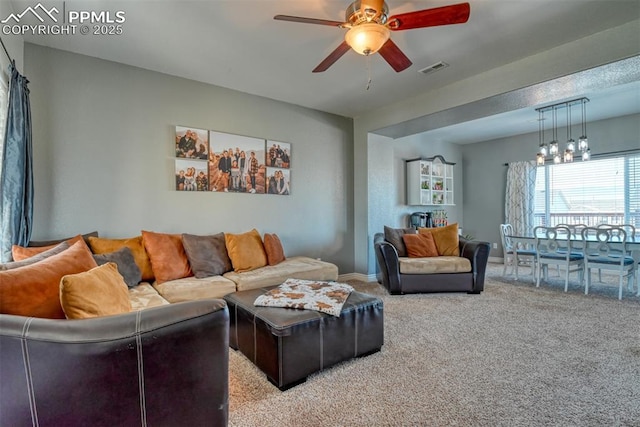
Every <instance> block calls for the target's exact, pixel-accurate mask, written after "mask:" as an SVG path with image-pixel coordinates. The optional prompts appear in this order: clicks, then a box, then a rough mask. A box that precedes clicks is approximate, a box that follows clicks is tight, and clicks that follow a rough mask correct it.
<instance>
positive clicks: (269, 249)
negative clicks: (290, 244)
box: [264, 233, 285, 265]
mask: <svg viewBox="0 0 640 427" xmlns="http://www.w3.org/2000/svg"><path fill="white" fill-rule="evenodd" d="M264 250H265V252H266V253H267V263H268V264H269V265H276V264H280V263H281V262H282V261H284V260H285V257H284V248H283V247H282V242H281V241H280V238H279V237H278V235H277V234H269V233H265V234H264Z"/></svg>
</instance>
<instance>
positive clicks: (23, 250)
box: [11, 234, 88, 261]
mask: <svg viewBox="0 0 640 427" xmlns="http://www.w3.org/2000/svg"><path fill="white" fill-rule="evenodd" d="M80 241H82V244H84V245H85V246H86V243H84V239H83V238H82V235H81V234H78V235H77V236H75V237H72V238H70V239H69V240H65V242H67V243H68V244H69V246H71V245H73V244H74V243H76V242H80ZM56 246H58V243H56V244H52V245H48V246H33V247H32V246H27V247H24V246H19V245H13V246H12V247H11V255H12V256H13V260H14V261H22V260H25V259H28V258H31V257H32V256H35V255H38V254H41V253H42V252H44V251H47V250H49V249H53V248H55V247H56ZM87 249H88V246H87Z"/></svg>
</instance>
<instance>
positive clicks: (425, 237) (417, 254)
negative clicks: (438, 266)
mask: <svg viewBox="0 0 640 427" xmlns="http://www.w3.org/2000/svg"><path fill="white" fill-rule="evenodd" d="M402 239H403V240H404V244H405V246H406V247H407V255H408V256H409V258H424V257H434V256H438V249H437V248H436V242H435V241H434V240H433V236H432V235H431V234H430V233H422V234H405V235H403V236H402Z"/></svg>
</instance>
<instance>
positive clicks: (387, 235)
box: [384, 225, 418, 257]
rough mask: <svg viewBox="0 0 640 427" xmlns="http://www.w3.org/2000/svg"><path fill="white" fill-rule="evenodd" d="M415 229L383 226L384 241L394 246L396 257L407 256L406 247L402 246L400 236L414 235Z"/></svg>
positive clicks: (402, 241)
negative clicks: (396, 252)
mask: <svg viewBox="0 0 640 427" xmlns="http://www.w3.org/2000/svg"><path fill="white" fill-rule="evenodd" d="M417 232H418V231H417V230H416V229H415V228H391V227H387V226H386V225H385V226H384V239H385V240H386V241H387V242H389V243H391V244H392V245H393V246H395V248H396V251H398V256H402V257H405V256H407V247H406V246H405V245H404V240H403V239H402V236H403V235H405V234H416V233H417Z"/></svg>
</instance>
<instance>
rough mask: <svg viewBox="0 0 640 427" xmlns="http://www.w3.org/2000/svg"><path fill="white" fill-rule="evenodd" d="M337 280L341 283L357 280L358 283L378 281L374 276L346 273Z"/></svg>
mask: <svg viewBox="0 0 640 427" xmlns="http://www.w3.org/2000/svg"><path fill="white" fill-rule="evenodd" d="M338 280H339V281H341V282H343V281H347V280H359V281H360V282H375V281H377V280H378V279H377V278H376V275H375V274H369V275H367V274H362V273H346V274H341V275H339V276H338Z"/></svg>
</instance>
